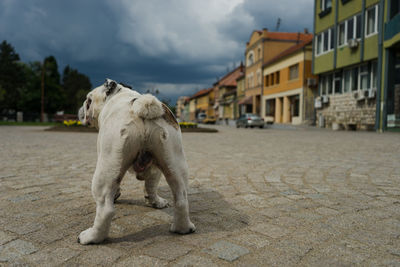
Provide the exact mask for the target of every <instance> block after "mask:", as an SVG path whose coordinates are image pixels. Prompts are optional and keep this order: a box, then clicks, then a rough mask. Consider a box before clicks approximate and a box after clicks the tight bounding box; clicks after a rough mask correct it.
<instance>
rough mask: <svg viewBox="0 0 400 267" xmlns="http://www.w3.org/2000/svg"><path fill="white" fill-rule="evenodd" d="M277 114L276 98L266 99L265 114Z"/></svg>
mask: <svg viewBox="0 0 400 267" xmlns="http://www.w3.org/2000/svg"><path fill="white" fill-rule="evenodd" d="M274 115H275V99H268V100H266V101H265V116H274Z"/></svg>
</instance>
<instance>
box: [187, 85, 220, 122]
mask: <svg viewBox="0 0 400 267" xmlns="http://www.w3.org/2000/svg"><path fill="white" fill-rule="evenodd" d="M213 103H214V90H213V88H208V89H202V90H200V91H198V92H196V93H195V94H194V95H193V96H191V97H190V107H189V110H190V120H192V121H197V120H198V116H199V114H205V115H206V119H205V122H212V121H213V120H214V121H215V118H214V109H213Z"/></svg>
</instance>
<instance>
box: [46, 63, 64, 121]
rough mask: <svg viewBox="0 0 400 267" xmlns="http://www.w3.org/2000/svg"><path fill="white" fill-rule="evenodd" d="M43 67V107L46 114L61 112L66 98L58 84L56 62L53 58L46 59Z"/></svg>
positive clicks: (58, 74)
mask: <svg viewBox="0 0 400 267" xmlns="http://www.w3.org/2000/svg"><path fill="white" fill-rule="evenodd" d="M43 64H44V66H42V67H44V96H45V97H44V99H45V101H44V106H45V112H46V113H50V114H52V113H55V112H56V111H60V110H63V108H64V102H65V99H66V96H65V94H64V92H63V90H62V87H61V84H60V73H59V72H58V65H57V60H56V59H55V57H53V56H49V57H46V58H45V59H44V61H43Z"/></svg>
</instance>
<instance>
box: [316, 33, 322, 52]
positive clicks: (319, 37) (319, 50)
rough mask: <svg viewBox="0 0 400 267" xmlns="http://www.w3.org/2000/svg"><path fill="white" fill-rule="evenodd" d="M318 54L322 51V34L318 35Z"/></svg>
mask: <svg viewBox="0 0 400 267" xmlns="http://www.w3.org/2000/svg"><path fill="white" fill-rule="evenodd" d="M316 38H317V49H316V50H317V55H319V54H321V53H322V34H318V35H317V37H316Z"/></svg>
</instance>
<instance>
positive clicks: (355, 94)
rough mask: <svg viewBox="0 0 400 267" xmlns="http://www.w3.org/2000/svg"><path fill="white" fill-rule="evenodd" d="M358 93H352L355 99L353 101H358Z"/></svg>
mask: <svg viewBox="0 0 400 267" xmlns="http://www.w3.org/2000/svg"><path fill="white" fill-rule="evenodd" d="M358 95H359V94H358V91H355V92H353V97H354V98H355V99H358Z"/></svg>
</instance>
